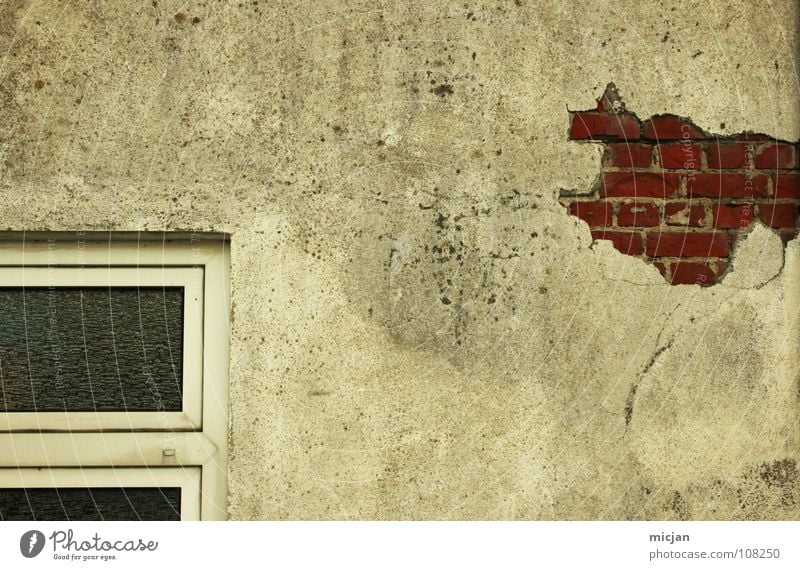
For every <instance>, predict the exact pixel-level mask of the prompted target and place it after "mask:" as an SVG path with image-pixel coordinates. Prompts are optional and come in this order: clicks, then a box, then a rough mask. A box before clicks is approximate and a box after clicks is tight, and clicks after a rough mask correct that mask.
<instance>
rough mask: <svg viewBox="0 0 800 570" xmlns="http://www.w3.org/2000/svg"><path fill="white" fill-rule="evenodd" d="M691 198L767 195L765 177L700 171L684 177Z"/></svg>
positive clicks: (761, 175)
mask: <svg viewBox="0 0 800 570" xmlns="http://www.w3.org/2000/svg"><path fill="white" fill-rule="evenodd" d="M686 188H687V190H688V192H689V196H691V197H693V198H697V197H700V198H752V197H753V196H766V195H767V177H766V176H764V175H763V174H758V175H755V176H748V175H747V174H736V173H732V172H701V173H699V174H693V175H690V176H688V177H687V178H686Z"/></svg>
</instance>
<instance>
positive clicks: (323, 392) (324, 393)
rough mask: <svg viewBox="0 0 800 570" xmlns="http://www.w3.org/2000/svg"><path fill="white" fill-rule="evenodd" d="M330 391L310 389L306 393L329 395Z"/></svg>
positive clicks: (310, 394)
mask: <svg viewBox="0 0 800 570" xmlns="http://www.w3.org/2000/svg"><path fill="white" fill-rule="evenodd" d="M331 394H332V392H328V391H327V390H311V391H310V392H309V393H308V395H309V396H330V395H331Z"/></svg>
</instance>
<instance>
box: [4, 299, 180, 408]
mask: <svg viewBox="0 0 800 570" xmlns="http://www.w3.org/2000/svg"><path fill="white" fill-rule="evenodd" d="M182 364H183V288H182V287H169V288H162V287H141V288H136V287H115V288H111V289H109V288H89V287H84V288H75V287H65V288H48V287H29V288H25V289H22V288H21V287H20V288H16V287H15V288H0V411H8V412H32V411H39V412H48V411H74V412H81V411H98V412H111V411H125V410H127V411H179V410H180V409H181V399H182V392H183V373H182Z"/></svg>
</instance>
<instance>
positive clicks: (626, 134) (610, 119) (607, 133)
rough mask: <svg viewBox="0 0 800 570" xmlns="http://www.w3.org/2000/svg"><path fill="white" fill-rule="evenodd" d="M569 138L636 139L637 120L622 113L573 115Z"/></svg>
mask: <svg viewBox="0 0 800 570" xmlns="http://www.w3.org/2000/svg"><path fill="white" fill-rule="evenodd" d="M569 138H571V139H598V138H599V139H604V138H620V139H638V138H639V119H637V118H636V117H635V116H633V115H630V114H622V113H598V112H595V111H587V112H582V113H573V115H572V126H571V128H570V131H569Z"/></svg>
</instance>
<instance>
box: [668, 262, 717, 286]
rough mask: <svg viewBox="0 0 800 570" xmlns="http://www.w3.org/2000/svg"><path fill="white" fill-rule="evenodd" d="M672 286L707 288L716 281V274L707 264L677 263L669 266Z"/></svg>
mask: <svg viewBox="0 0 800 570" xmlns="http://www.w3.org/2000/svg"><path fill="white" fill-rule="evenodd" d="M671 269H672V284H673V285H695V284H696V285H700V286H702V287H708V286H709V285H713V284H714V282H715V281H716V277H717V276H716V274H715V273H714V272H713V271H712V270H711V268H710V267H709V266H708V264H707V263H695V262H692V261H679V262H677V263H673V264H672V265H671Z"/></svg>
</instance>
